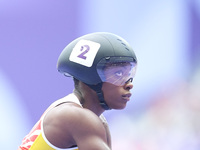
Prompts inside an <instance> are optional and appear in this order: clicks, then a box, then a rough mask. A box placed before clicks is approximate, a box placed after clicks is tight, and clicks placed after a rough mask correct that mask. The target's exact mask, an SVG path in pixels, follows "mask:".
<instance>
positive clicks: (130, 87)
mask: <svg viewBox="0 0 200 150" xmlns="http://www.w3.org/2000/svg"><path fill="white" fill-rule="evenodd" d="M124 86H125V89H126V90H131V89H132V88H133V82H132V80H128V81H127V82H126V83H125V85H124Z"/></svg>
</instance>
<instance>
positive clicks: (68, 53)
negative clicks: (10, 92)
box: [18, 32, 137, 150]
mask: <svg viewBox="0 0 200 150" xmlns="http://www.w3.org/2000/svg"><path fill="white" fill-rule="evenodd" d="M136 67H137V58H136V56H135V53H134V51H133V49H132V48H131V46H130V45H129V44H128V43H127V42H126V41H125V40H124V39H122V38H121V37H119V36H117V35H115V34H112V33H107V32H96V33H91V34H87V35H84V36H82V37H79V38H77V39H75V40H74V41H72V42H71V43H70V44H68V45H67V46H66V47H65V48H64V50H63V51H62V53H61V54H60V56H59V58H58V63H57V68H58V71H59V72H61V73H62V74H64V75H65V76H70V77H73V80H74V91H73V93H71V94H69V95H67V96H66V97H64V98H62V99H59V100H57V101H55V102H54V103H53V104H52V105H50V106H49V108H47V110H46V111H45V112H44V114H43V115H42V116H41V118H40V120H39V121H38V122H37V123H36V124H35V126H34V127H33V128H32V130H31V131H30V133H29V134H28V135H27V136H26V137H25V138H24V139H23V141H22V144H21V145H20V146H19V149H18V150H78V149H79V150H110V149H111V136H110V132H109V127H108V124H107V122H106V119H105V118H104V116H103V114H102V113H103V112H104V111H105V110H111V109H123V108H125V107H126V104H127V102H128V101H129V100H130V97H131V92H130V90H131V89H132V88H133V84H132V81H133V78H134V75H135V72H136Z"/></svg>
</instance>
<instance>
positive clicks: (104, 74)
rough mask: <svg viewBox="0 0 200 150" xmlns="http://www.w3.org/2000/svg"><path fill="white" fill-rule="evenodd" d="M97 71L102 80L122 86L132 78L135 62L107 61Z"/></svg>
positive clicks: (134, 71)
mask: <svg viewBox="0 0 200 150" xmlns="http://www.w3.org/2000/svg"><path fill="white" fill-rule="evenodd" d="M97 71H98V74H99V76H100V78H101V80H102V82H108V83H111V84H114V85H117V86H123V85H124V84H125V83H127V82H129V81H131V82H132V80H133V79H134V76H135V73H136V64H135V63H134V62H122V63H112V64H111V63H108V64H106V66H105V67H104V68H103V69H101V70H100V69H99V70H97Z"/></svg>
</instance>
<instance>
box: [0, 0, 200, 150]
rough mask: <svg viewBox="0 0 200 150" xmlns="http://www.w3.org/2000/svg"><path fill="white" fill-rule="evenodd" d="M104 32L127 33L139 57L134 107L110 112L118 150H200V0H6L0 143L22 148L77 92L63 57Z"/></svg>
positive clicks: (1, 20) (0, 40) (0, 25)
mask: <svg viewBox="0 0 200 150" xmlns="http://www.w3.org/2000/svg"><path fill="white" fill-rule="evenodd" d="M97 31H106V32H113V33H115V34H118V35H120V36H122V37H123V38H125V39H126V40H127V41H128V42H129V43H130V44H131V45H132V47H133V49H134V50H135V53H136V55H137V58H138V70H137V74H136V77H135V80H134V88H133V90H132V93H133V96H132V99H131V101H130V102H129V103H128V105H127V108H126V109H124V110H112V111H106V112H105V113H104V115H105V116H106V117H107V120H108V123H109V125H110V130H111V134H112V145H113V150H122V149H133V150H161V149H162V150H199V149H200V1H199V0H168V1H159V0H151V1H148V0H118V1H116V0H109V1H107V0H101V1H93V0H87V1H78V0H73V1H67V0H59V1H58V0H42V1H39V0H34V1H25V0H18V1H16V0H0V118H1V123H0V132H1V134H0V149H3V150H11V149H13V150H14V149H17V147H18V146H19V145H20V143H21V141H22V139H23V137H24V136H25V135H26V134H27V133H28V132H29V130H30V129H31V128H32V126H33V125H34V124H35V123H36V121H37V120H38V119H39V118H40V116H41V114H42V113H43V112H44V110H45V109H46V108H47V107H48V106H49V105H50V104H51V103H52V102H54V101H55V100H57V99H59V98H62V97H64V96H65V95H67V94H69V93H71V92H72V90H73V82H72V79H71V78H66V77H64V76H62V75H61V74H60V73H58V72H57V70H56V63H57V58H58V56H59V54H60V53H61V51H62V50H63V48H64V47H65V46H66V45H67V44H68V43H69V42H71V41H72V40H73V39H75V38H77V37H79V36H81V35H84V34H87V33H91V32H97Z"/></svg>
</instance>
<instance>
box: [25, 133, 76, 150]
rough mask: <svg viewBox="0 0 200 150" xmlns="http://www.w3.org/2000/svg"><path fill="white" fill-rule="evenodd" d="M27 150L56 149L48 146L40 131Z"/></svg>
mask: <svg viewBox="0 0 200 150" xmlns="http://www.w3.org/2000/svg"><path fill="white" fill-rule="evenodd" d="M29 150H56V149H54V148H52V147H51V146H49V145H48V144H47V143H46V141H45V140H44V138H43V137H42V133H40V134H39V135H38V137H37V138H36V140H35V141H34V143H33V144H32V146H31V147H30V149H29ZM66 150H67V149H66ZM69 150H78V148H75V149H73V148H72V149H71V148H69Z"/></svg>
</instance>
